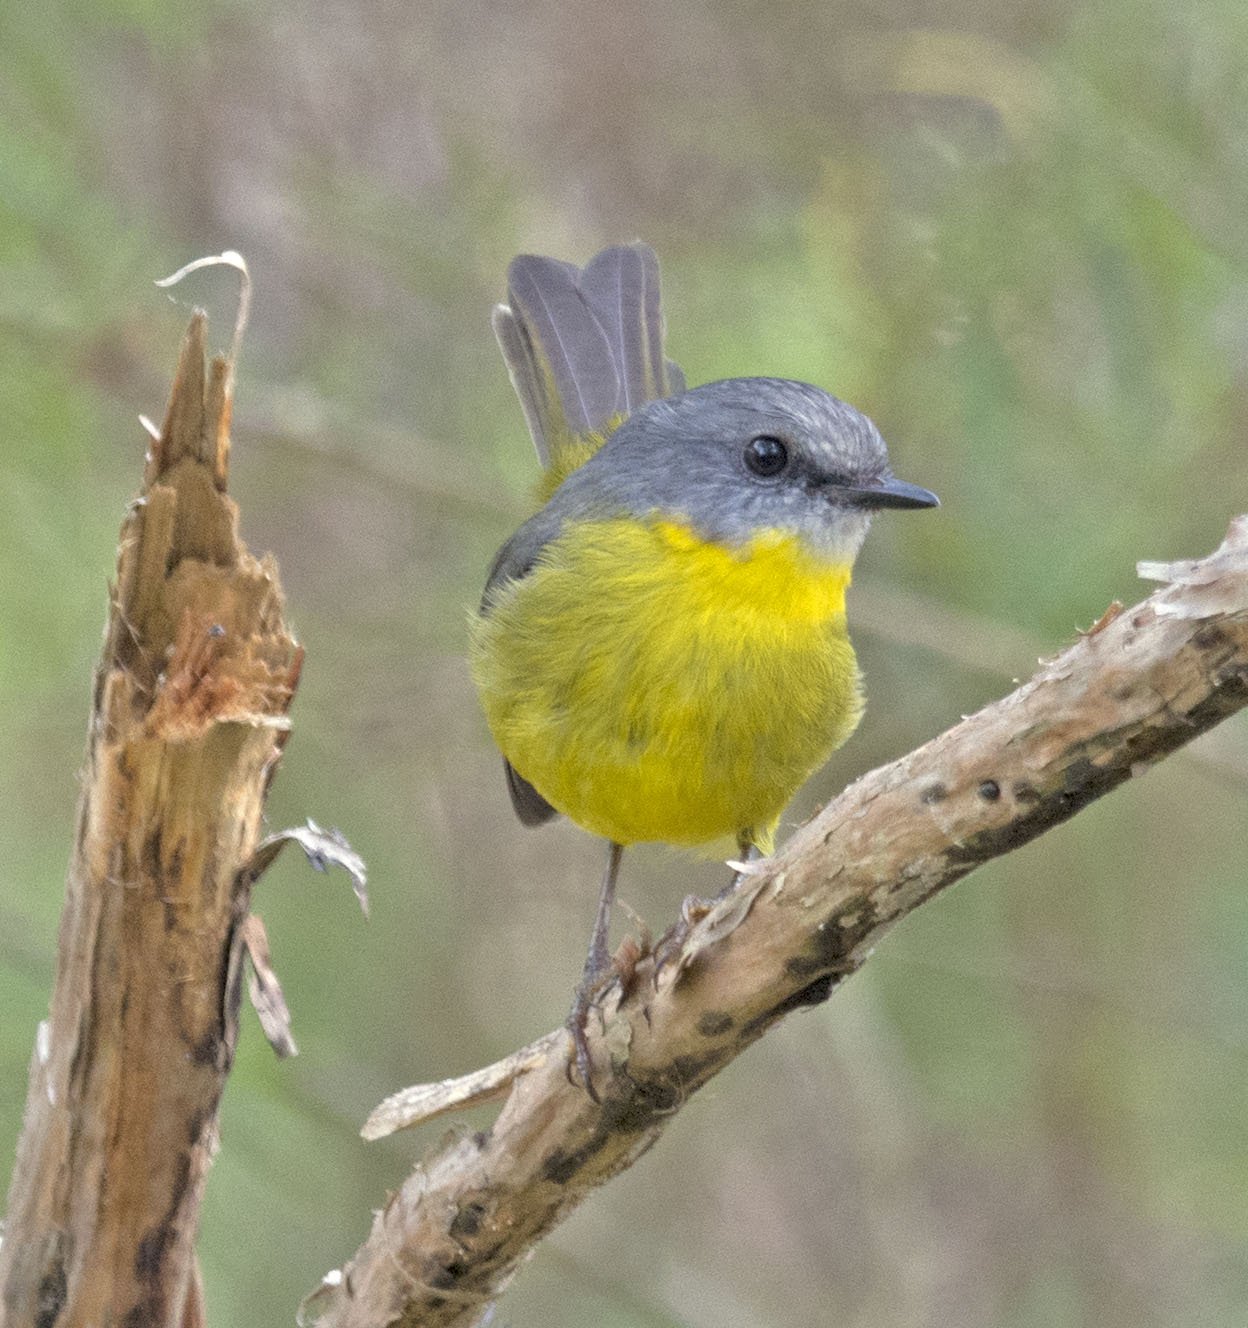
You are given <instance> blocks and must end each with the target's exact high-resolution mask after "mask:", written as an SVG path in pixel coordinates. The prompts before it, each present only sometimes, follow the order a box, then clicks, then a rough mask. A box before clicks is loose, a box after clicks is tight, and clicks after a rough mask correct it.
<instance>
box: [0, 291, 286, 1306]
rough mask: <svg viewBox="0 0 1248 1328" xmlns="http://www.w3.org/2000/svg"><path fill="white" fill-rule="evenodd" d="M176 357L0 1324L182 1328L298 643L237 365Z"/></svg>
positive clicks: (63, 939)
mask: <svg viewBox="0 0 1248 1328" xmlns="http://www.w3.org/2000/svg"><path fill="white" fill-rule="evenodd" d="M204 333H205V323H204V318H203V315H202V314H196V315H195V317H194V318H193V320H192V322H191V325H190V328H189V330H188V332H187V335H186V338H185V340H184V342H183V345H182V351H181V356H180V359H179V363H178V368H177V375H176V378H175V381H174V386H173V391H172V394H171V396H170V400H169V407H168V410H167V413H166V417H165V421H164V425H163V427H162V428H161V430H160V434H159V437H157V438H155V439H154V440H153V441H152V443H151V447H150V451H149V454H148V458H147V464H146V469H145V473H144V480H143V490H142V493H141V495H140V497H139V498H138V499H137V500H136V501H135V502H134V503H133V504H132V505H131V508H130V510H129V512H128V514H127V516H126V519H125V522H124V524H123V526H122V529H121V541H120V550H119V555H118V564H117V581H116V585H115V586H114V588H113V593H112V603H111V608H110V613H109V620H108V625H107V628H106V631H105V638H104V650H103V655H102V658H101V660H100V663H99V666H98V668H97V671H96V675H95V689H94V697H93V705H92V713H91V721H90V729H89V733H88V740H87V758H86V769H85V771H84V774H83V787H82V795H81V800H80V803H79V808H78V828H77V836H76V841H75V845H74V850H73V857H72V861H71V863H70V869H69V879H68V885H67V891H66V900H65V908H64V912H63V914H62V917H61V930H60V939H59V946H58V953H57V972H56V985H55V989H54V992H53V997H52V1008H51V1014H50V1017H49V1019H48V1020H47V1021H46V1022H45V1023H44V1024H43V1025H41V1026H40V1030H39V1036H38V1038H37V1039H36V1047H35V1054H34V1057H33V1059H32V1062H31V1071H30V1090H29V1096H28V1099H27V1104H26V1115H25V1121H24V1125H23V1130H22V1137H21V1141H20V1143H19V1146H18V1155H17V1163H16V1168H15V1171H14V1174H13V1181H12V1187H11V1189H10V1193H9V1203H8V1215H7V1218H6V1221H5V1232H4V1242H3V1246H2V1247H0V1324H3V1325H4V1328H107V1326H108V1325H123V1324H124V1325H125V1326H126V1328H191V1326H192V1325H199V1324H202V1322H203V1308H202V1301H201V1294H200V1290H199V1279H198V1272H197V1269H196V1266H195V1256H194V1249H193V1242H194V1238H195V1232H196V1226H197V1222H198V1216H199V1207H200V1199H201V1195H202V1192H203V1185H204V1180H205V1177H206V1174H207V1171H208V1166H209V1163H210V1160H211V1157H212V1153H213V1151H214V1148H215V1144H216V1135H217V1106H218V1102H219V1100H220V1097H221V1092H222V1089H223V1087H224V1085H225V1078H226V1074H227V1073H228V1070H229V1067H230V1063H231V1060H232V1058H233V1052H234V1046H235V1040H236V1036H237V1016H238V999H239V985H240V982H241V973H242V964H241V961H240V948H239V947H240V946H241V944H242V926H241V924H242V923H243V920H244V919H245V918H246V916H247V909H248V903H249V897H250V887H251V881H252V879H253V878H252V875H251V873H249V872H248V871H247V870H246V867H247V864H248V863H249V861H250V859H251V856H252V853H253V850H254V849H255V846H256V841H257V836H258V831H259V827H260V815H261V809H262V807H263V803H264V796H265V791H266V789H267V787H268V784H269V781H270V780H271V779H272V776H273V773H274V771H275V769H276V765H277V760H278V756H279V754H280V752H281V748H282V745H283V742H284V740H285V737H286V733H287V727H288V721H287V719H286V712H287V709H288V707H289V705H290V702H291V698H292V697H293V695H294V690H295V686H296V684H297V681H298V674H299V665H300V660H301V652H300V650H299V648H298V646H297V645H296V644H295V642H294V640H293V638H292V637H291V635H290V633H289V632H288V631H287V629H286V626H285V623H284V621H283V617H282V597H281V591H280V588H279V586H278V581H277V571H276V568H275V567H274V566H273V564H272V563H271V562H269V561H267V560H266V561H263V562H258V561H257V560H256V559H255V558H253V557H252V556H251V555H250V554H249V553H248V552H247V550H246V548H245V547H244V545H243V544H242V542H241V541H240V539H239V538H238V532H237V525H238V511H237V508H236V507H235V505H234V503H233V502H232V501H231V499H230V498H229V497H228V496H227V494H226V492H225V490H226V480H227V474H228V460H229V420H230V404H231V365H230V363H229V362H228V361H226V360H223V359H215V360H214V361H213V362H212V364H211V365H210V366H209V368H208V370H207V372H206V371H205V347H204Z"/></svg>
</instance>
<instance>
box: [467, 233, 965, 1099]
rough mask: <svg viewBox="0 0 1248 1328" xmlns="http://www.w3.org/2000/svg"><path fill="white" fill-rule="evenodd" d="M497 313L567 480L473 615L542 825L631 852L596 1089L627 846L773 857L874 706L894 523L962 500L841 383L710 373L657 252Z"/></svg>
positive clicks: (530, 274) (527, 287)
mask: <svg viewBox="0 0 1248 1328" xmlns="http://www.w3.org/2000/svg"><path fill="white" fill-rule="evenodd" d="M492 323H493V328H494V332H495V335H496V337H497V340H498V343H499V347H500V349H501V351H502V354H503V359H504V361H505V363H506V366H507V369H508V372H509V375H510V378H511V382H512V386H513V387H514V389H515V392H516V395H517V396H518V398H519V401H520V405H521V408H522V410H523V413H524V417H525V420H526V423H527V425H528V429H529V433H530V435H531V437H532V440H533V443H534V445H535V447H536V450H537V454H538V458H539V461H540V462H541V466H542V475H541V479H540V481H539V483H538V485H537V490H536V501H535V507H536V510H535V511H534V512H533V514H532V515H531V516H530V517H529V518H528V520H526V521H525V522H524V523H523V524H522V525H521V526H520V527H519V529H518V530H516V531H515V533H514V534H513V535H512V536H511V538H510V539H508V540H507V541H506V543H504V544H503V546H502V548H501V549H500V550H499V551H498V554H497V555H496V557H495V559H494V562H493V565H492V566H491V568H490V570H489V574H488V577H487V579H486V584H485V589H484V592H483V594H482V597H481V600H480V604H479V607H478V608H477V610H476V611H475V613H473V614H472V616H471V621H470V627H469V635H470V652H469V653H470V663H471V673H472V677H473V680H474V682H475V685H476V688H477V692H478V694H479V697H480V700H481V704H482V707H483V710H484V713H485V718H486V722H487V725H488V727H489V730H490V733H491V735H492V737H493V739H494V742H495V743H496V745H497V746H498V748H499V750H500V752H501V753H502V756H503V766H504V771H505V775H506V783H507V788H508V791H509V793H510V797H511V802H512V805H513V807H514V810H515V813H516V815H517V816H518V818H519V820H520V821H521V822H522V824H524V825H526V826H537V825H541V824H543V823H544V822H547V821H549V820H551V819H553V818H554V817H556V816H558V815H562V816H565V817H567V818H568V819H569V820H570V821H572V822H573V823H574V824H576V825H578V826H580V827H581V828H582V829H584V830H587V831H589V832H590V833H591V834H593V835H596V836H598V837H600V838H601V839H602V840H604V841H606V844H607V862H606V867H605V870H604V873H603V877H602V883H601V887H600V890H599V898H598V908H597V913H596V916H595V921H594V926H593V931H592V934H591V939H590V945H589V949H588V953H587V955H586V959H585V965H584V969H583V972H582V975H581V980H580V982H579V984H578V986H577V988H576V993H575V997H574V1000H573V1004H572V1008H571V1012H570V1014H569V1016H568V1021H567V1027H568V1029H569V1032H570V1034H571V1039H572V1051H573V1054H574V1059H575V1064H576V1067H577V1070H578V1073H579V1075H580V1078H581V1081H582V1083H583V1084H584V1086H585V1088H586V1090H587V1091H588V1092H589V1094H590V1095H591V1096H592V1097H594V1098H595V1099H596V1098H597V1093H596V1092H595V1089H594V1085H593V1077H592V1075H593V1066H592V1061H591V1058H590V1053H589V1049H588V1042H587V1037H586V1023H587V1020H588V1015H589V1011H590V1009H591V1008H592V1005H593V1002H594V1000H595V999H596V997H597V995H598V993H599V992H600V991H601V990H602V989H603V988H604V987H605V985H606V982H607V980H608V979H609V976H610V974H611V971H612V959H611V954H610V952H609V950H608V946H607V935H608V928H609V924H610V918H611V908H612V903H613V900H614V895H615V888H616V881H617V878H618V875H619V869H620V862H621V857H622V854H623V850H624V848H625V846H627V845H631V844H638V843H646V842H661V843H664V844H668V845H672V846H675V847H677V848H691V849H695V850H699V849H701V850H707V849H708V846H710V851H714V847H713V846H716V845H722V844H725V843H727V844H731V843H733V842H735V846H736V848H737V850H738V853H739V854H741V855H742V856H745V857H749V856H753V855H757V854H759V853H766V852H770V851H771V849H772V847H773V843H774V836H775V831H776V827H777V824H778V821H779V818H780V815H781V813H782V812H783V810H784V808H785V806H786V805H787V804H788V802H789V801H790V799H791V798H792V796H793V794H794V793H795V792H796V791H797V789H798V788H799V787H800V786H801V785H802V784H803V783H804V782H805V781H806V780H807V779H808V778H809V777H810V775H811V774H813V773H814V772H815V771H816V770H818V769H819V768H820V767H821V766H822V765H823V764H824V763H825V762H826V760H827V759H828V757H829V755H830V754H831V753H832V752H833V751H834V750H835V749H836V748H838V747H839V746H840V745H841V744H842V743H843V742H845V740H846V739H847V738H848V737H849V736H850V734H851V733H852V732H853V731H854V729H855V728H856V727H857V724H858V722H859V719H860V717H861V715H862V711H863V690H862V684H861V679H860V674H859V669H858V664H857V661H856V658H855V655H854V649H853V646H852V644H851V643H850V638H849V634H848V630H847V627H846V613H845V607H846V606H845V600H846V591H847V589H848V588H849V585H850V579H851V574H852V569H853V564H854V559H855V557H856V555H857V553H858V551H859V549H860V548H861V546H862V542H863V539H864V538H865V536H866V534H867V529H868V527H869V525H870V523H871V518H872V515H873V514H874V513H875V512H876V511H879V510H881V509H885V508H916V509H917V508H928V507H935V506H938V505H939V500H938V499H937V497H936V495H935V494H934V493H931V492H930V491H929V490H927V489H924V488H921V487H919V486H918V485H914V484H909V483H907V482H905V481H903V480H899V479H897V478H895V477H894V475H893V473H892V471H891V469H890V466H889V457H888V452H887V449H886V447H885V444H884V441H883V439H882V438H881V436H880V433H879V430H878V429H877V428H876V426H875V425H874V424H873V423H872V422H871V420H870V419H868V418H867V416H866V415H864V414H862V413H861V412H860V411H858V410H856V409H855V408H854V407H853V406H851V405H849V404H847V403H846V402H844V401H841V400H839V399H838V398H836V397H834V396H832V395H831V394H830V393H828V392H826V391H824V390H822V389H821V388H818V387H815V386H812V385H811V384H809V383H804V382H797V381H793V380H790V379H783V378H771V377H747V378H729V379H723V380H720V381H717V382H711V383H707V384H704V385H702V386H698V387H693V388H687V387H686V385H685V381H684V376H683V374H682V373H681V371H680V369H679V367H678V366H677V365H676V364H675V363H674V362H673V361H672V360H670V359H669V358H668V357H667V354H666V350H665V344H664V322H663V314H662V308H661V300H660V285H659V266H658V259H657V257H656V255H655V253H654V250H653V249H651V248H650V247H649V246H648V245H646V244H644V243H640V242H638V243H633V244H625V245H613V246H611V247H609V248H606V249H604V250H602V251H601V252H600V253H598V254H597V255H595V256H594V257H593V258H592V259H591V260H590V262H589V263H588V264H586V265H585V266H584V267H578V266H576V265H575V264H572V263H568V262H564V261H562V260H559V259H555V258H549V257H542V256H539V255H535V254H521V255H520V256H518V257H517V258H515V259H514V260H513V261H512V262H511V264H510V266H509V268H508V272H507V297H506V302H505V303H502V304H499V305H497V306H496V307H495V309H494V312H493V317H492ZM571 1063H572V1062H571V1060H570V1061H569V1074H571V1068H570V1067H571Z"/></svg>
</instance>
